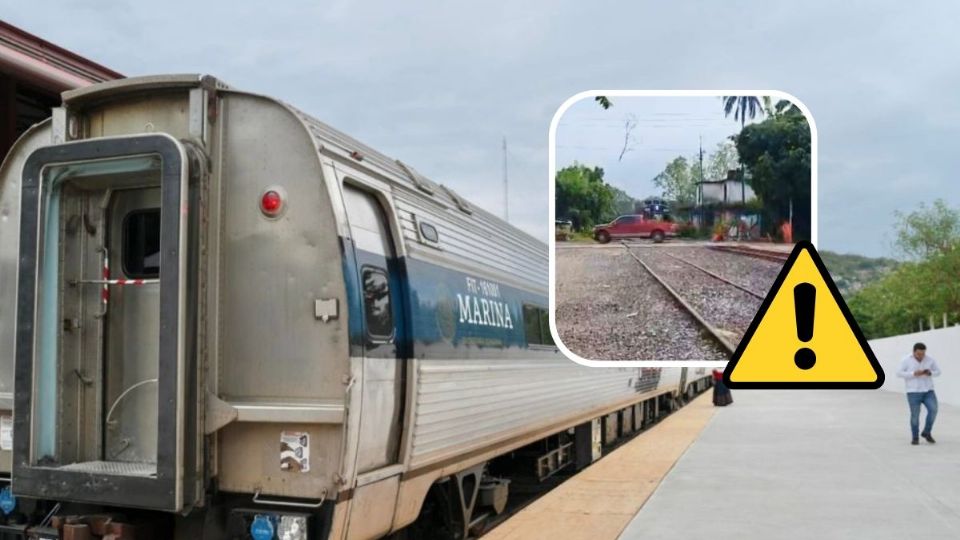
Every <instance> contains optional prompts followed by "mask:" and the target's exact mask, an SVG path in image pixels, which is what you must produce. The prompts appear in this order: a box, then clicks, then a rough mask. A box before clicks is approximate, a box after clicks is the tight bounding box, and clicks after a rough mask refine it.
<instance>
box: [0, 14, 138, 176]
mask: <svg viewBox="0 0 960 540" xmlns="http://www.w3.org/2000/svg"><path fill="white" fill-rule="evenodd" d="M122 77H123V75H121V74H119V73H117V72H116V71H113V70H111V69H109V68H106V67H103V66H101V65H100V64H97V63H95V62H92V61H90V60H87V59H86V58H83V57H81V56H79V55H77V54H75V53H72V52H70V51H68V50H66V49H64V48H62V47H58V46H57V45H54V44H52V43H50V42H48V41H46V40H44V39H41V38H39V37H37V36H34V35H33V34H30V33H27V32H25V31H23V30H21V29H19V28H17V27H15V26H12V25H10V24H7V23H5V22H3V21H0V160H2V158H3V157H4V156H6V155H7V151H8V150H9V149H10V147H11V146H12V145H13V143H14V141H16V140H17V138H18V137H19V136H20V135H22V134H23V132H24V131H26V130H27V129H28V128H29V127H30V126H32V125H34V124H36V123H37V122H40V121H43V120H44V119H46V118H47V117H48V116H50V109H51V108H53V107H56V106H58V105H59V104H60V92H63V91H64V90H71V89H74V88H80V87H82V86H88V85H90V84H94V83H99V82H103V81H108V80H112V79H119V78H122Z"/></svg>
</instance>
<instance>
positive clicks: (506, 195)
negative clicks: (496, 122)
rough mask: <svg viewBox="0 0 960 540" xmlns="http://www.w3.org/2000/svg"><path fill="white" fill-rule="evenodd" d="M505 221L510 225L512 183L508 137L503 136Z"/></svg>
mask: <svg viewBox="0 0 960 540" xmlns="http://www.w3.org/2000/svg"><path fill="white" fill-rule="evenodd" d="M503 219H504V221H506V222H507V223H510V183H509V180H508V178H507V136H506V135H504V136H503Z"/></svg>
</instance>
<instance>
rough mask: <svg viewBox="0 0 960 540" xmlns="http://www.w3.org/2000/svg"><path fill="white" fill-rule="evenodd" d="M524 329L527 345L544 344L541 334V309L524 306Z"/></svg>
mask: <svg viewBox="0 0 960 540" xmlns="http://www.w3.org/2000/svg"><path fill="white" fill-rule="evenodd" d="M523 327H524V330H525V332H526V335H527V345H541V344H542V343H543V338H542V336H541V334H540V308H538V307H536V306H531V305H529V304H524V305H523Z"/></svg>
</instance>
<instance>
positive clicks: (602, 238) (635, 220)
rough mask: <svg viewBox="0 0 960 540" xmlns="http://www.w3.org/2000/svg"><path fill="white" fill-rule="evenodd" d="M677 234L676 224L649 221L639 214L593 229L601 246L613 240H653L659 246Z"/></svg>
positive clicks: (620, 218) (619, 218)
mask: <svg viewBox="0 0 960 540" xmlns="http://www.w3.org/2000/svg"><path fill="white" fill-rule="evenodd" d="M676 234H677V224H676V223H671V222H669V221H663V220H659V219H649V218H647V217H644V216H642V215H639V214H637V215H630V216H620V217H618V218H617V219H615V220H613V221H611V222H610V223H606V224H604V225H597V226H596V227H594V228H593V238H594V239H595V240H596V241H597V242H600V243H601V244H606V243H607V242H609V241H610V239H611V238H651V239H653V241H654V242H656V243H658V244H659V243H660V242H663V240H664V238H666V237H668V236H676Z"/></svg>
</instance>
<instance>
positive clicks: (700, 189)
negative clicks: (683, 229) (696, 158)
mask: <svg viewBox="0 0 960 540" xmlns="http://www.w3.org/2000/svg"><path fill="white" fill-rule="evenodd" d="M703 180H704V178H703V135H700V182H699V183H698V184H697V213H698V214H700V223H698V224H697V226H698V227H703Z"/></svg>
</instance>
